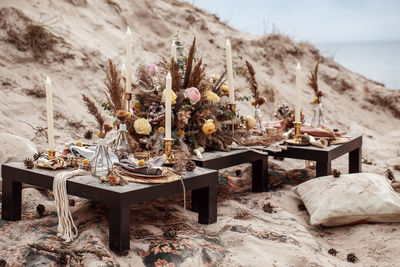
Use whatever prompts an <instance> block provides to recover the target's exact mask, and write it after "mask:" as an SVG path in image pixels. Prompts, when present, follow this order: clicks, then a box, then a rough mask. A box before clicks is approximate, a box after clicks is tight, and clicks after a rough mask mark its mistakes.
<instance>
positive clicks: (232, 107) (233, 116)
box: [229, 103, 236, 138]
mask: <svg viewBox="0 0 400 267" xmlns="http://www.w3.org/2000/svg"><path fill="white" fill-rule="evenodd" d="M229 109H230V110H231V111H232V138H235V120H236V112H235V111H236V103H229Z"/></svg>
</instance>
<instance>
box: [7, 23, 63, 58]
mask: <svg viewBox="0 0 400 267" xmlns="http://www.w3.org/2000/svg"><path fill="white" fill-rule="evenodd" d="M7 34H8V39H7V41H8V42H10V43H13V44H15V45H16V46H17V49H18V50H20V51H27V50H31V51H32V53H33V57H34V58H35V59H39V58H42V57H44V56H45V54H46V51H54V45H55V44H57V43H58V42H59V40H60V38H59V37H56V36H55V35H54V34H53V33H51V32H50V31H49V29H48V27H47V26H45V25H43V24H41V23H34V22H30V23H28V25H27V26H26V28H25V30H24V31H20V32H19V31H16V30H14V29H9V30H8V32H7Z"/></svg>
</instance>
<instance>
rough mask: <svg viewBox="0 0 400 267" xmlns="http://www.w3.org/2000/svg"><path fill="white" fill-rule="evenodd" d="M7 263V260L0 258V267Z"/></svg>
mask: <svg viewBox="0 0 400 267" xmlns="http://www.w3.org/2000/svg"><path fill="white" fill-rule="evenodd" d="M6 265H7V262H6V260H5V259H0V267H5V266H6Z"/></svg>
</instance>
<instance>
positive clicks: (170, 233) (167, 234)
mask: <svg viewBox="0 0 400 267" xmlns="http://www.w3.org/2000/svg"><path fill="white" fill-rule="evenodd" d="M163 236H164V237H165V238H168V239H171V238H175V237H176V236H177V234H176V231H175V230H174V228H172V227H168V228H167V229H166V230H165V231H164V233H163Z"/></svg>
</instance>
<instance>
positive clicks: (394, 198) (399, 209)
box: [293, 173, 400, 226]
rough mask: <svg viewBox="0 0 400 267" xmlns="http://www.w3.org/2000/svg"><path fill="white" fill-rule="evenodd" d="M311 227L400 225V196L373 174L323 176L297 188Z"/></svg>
mask: <svg viewBox="0 0 400 267" xmlns="http://www.w3.org/2000/svg"><path fill="white" fill-rule="evenodd" d="M293 190H294V192H295V193H296V194H297V195H298V196H299V197H300V198H301V199H302V200H303V202H304V205H305V206H306V208H307V210H308V213H309V214H310V223H311V225H319V224H322V225H324V226H338V225H346V224H353V223H360V222H400V194H398V193H396V192H395V191H394V190H393V188H392V187H391V185H390V182H389V180H388V179H386V178H385V177H383V176H381V175H377V174H372V173H353V174H342V175H341V176H340V177H338V178H334V177H333V176H323V177H319V178H315V179H312V180H309V181H307V182H305V183H302V184H300V185H298V186H296V187H295V188H294V189H293Z"/></svg>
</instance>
